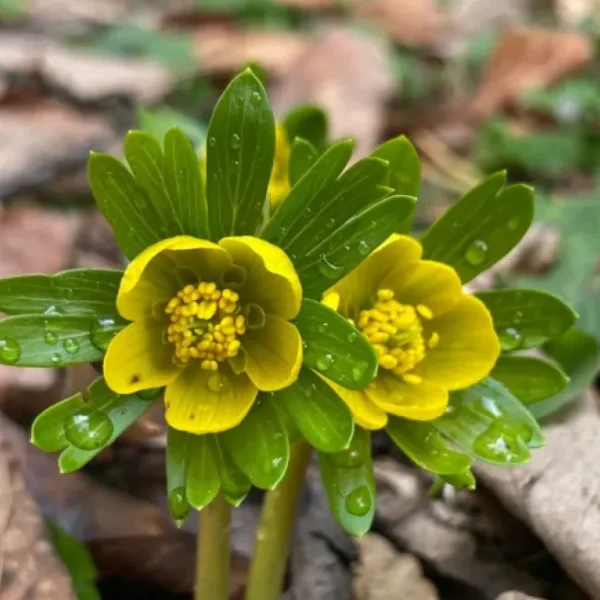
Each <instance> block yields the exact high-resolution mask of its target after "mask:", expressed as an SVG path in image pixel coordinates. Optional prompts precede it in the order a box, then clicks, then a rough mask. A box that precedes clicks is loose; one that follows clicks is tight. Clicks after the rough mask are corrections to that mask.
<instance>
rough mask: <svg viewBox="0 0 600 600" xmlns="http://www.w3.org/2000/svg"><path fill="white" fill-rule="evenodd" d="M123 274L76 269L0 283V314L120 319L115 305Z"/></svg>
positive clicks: (12, 278)
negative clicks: (40, 314)
mask: <svg viewBox="0 0 600 600" xmlns="http://www.w3.org/2000/svg"><path fill="white" fill-rule="evenodd" d="M122 276H123V271H113V270H109V269H73V270H71V271H65V272H63V273H58V274H56V275H20V276H18V277H7V278H5V279H0V311H2V312H5V313H8V314H10V315H23V314H30V315H31V314H36V313H45V314H57V313H58V314H78V315H81V314H89V315H97V316H99V317H109V316H118V312H117V307H116V305H115V302H116V298H117V292H118V291H119V284H120V282H121V277H122Z"/></svg>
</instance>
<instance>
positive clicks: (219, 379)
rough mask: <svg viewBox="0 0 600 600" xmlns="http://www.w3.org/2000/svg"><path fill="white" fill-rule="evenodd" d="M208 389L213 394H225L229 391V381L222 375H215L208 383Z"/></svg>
mask: <svg viewBox="0 0 600 600" xmlns="http://www.w3.org/2000/svg"><path fill="white" fill-rule="evenodd" d="M206 387H207V388H208V389H209V390H210V391H211V392H213V394H223V393H225V392H226V391H227V390H228V389H229V379H227V377H224V376H223V375H221V373H213V374H212V375H211V376H210V377H209V378H208V381H207V382H206Z"/></svg>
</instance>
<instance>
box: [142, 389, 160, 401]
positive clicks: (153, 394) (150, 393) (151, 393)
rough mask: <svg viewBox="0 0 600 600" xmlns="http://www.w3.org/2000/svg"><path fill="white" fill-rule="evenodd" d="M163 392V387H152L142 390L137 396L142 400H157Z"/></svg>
mask: <svg viewBox="0 0 600 600" xmlns="http://www.w3.org/2000/svg"><path fill="white" fill-rule="evenodd" d="M161 394H162V388H150V389H148V390H140V391H139V392H137V396H138V397H139V398H141V399H142V400H155V399H156V398H158V397H159V396H160V395H161Z"/></svg>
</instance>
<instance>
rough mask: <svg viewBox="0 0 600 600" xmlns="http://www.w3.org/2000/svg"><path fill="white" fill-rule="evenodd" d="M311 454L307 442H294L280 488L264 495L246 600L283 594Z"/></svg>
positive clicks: (266, 599) (268, 599)
mask: <svg viewBox="0 0 600 600" xmlns="http://www.w3.org/2000/svg"><path fill="white" fill-rule="evenodd" d="M310 452H311V449H310V446H309V445H308V444H307V443H306V442H305V441H304V440H299V441H297V442H295V444H294V445H293V446H292V453H291V456H290V464H289V467H288V471H287V473H286V475H285V477H284V478H283V480H282V482H281V483H280V484H279V485H278V486H277V488H275V489H274V490H272V491H270V492H268V493H267V494H266V495H265V500H264V503H263V508H262V513H261V517H260V521H259V524H258V531H257V534H256V543H255V546H254V555H253V557H252V564H251V565H250V573H249V575H248V583H247V585H246V596H245V599H246V600H277V599H278V598H279V596H280V594H281V592H282V589H283V581H284V577H285V568H286V565H287V560H288V555H289V552H290V546H291V541H292V534H293V532H294V524H295V522H296V514H297V512H298V505H299V502H300V492H301V491H302V486H303V484H304V476H305V473H306V468H307V466H308V461H309V459H310Z"/></svg>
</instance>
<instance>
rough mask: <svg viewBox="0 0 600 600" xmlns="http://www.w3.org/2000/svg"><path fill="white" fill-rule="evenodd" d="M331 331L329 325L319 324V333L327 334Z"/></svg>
mask: <svg viewBox="0 0 600 600" xmlns="http://www.w3.org/2000/svg"><path fill="white" fill-rule="evenodd" d="M328 329H329V323H319V326H318V327H317V331H318V332H319V333H325V332H326V331H327V330H328Z"/></svg>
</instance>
